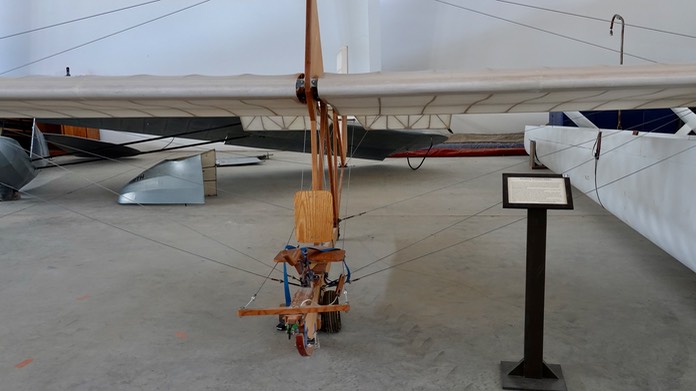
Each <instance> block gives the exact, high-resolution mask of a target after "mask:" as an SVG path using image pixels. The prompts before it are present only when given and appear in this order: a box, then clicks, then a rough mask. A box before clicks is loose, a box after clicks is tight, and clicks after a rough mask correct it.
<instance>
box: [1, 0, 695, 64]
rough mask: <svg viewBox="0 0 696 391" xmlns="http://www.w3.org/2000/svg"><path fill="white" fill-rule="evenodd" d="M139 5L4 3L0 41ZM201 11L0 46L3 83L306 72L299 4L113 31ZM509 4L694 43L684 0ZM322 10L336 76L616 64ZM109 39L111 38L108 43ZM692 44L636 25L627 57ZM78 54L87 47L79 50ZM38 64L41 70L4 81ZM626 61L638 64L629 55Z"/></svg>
mask: <svg viewBox="0 0 696 391" xmlns="http://www.w3.org/2000/svg"><path fill="white" fill-rule="evenodd" d="M147 1H148V0H111V1H108V2H106V1H94V0H62V1H56V0H0V7H2V10H3V12H2V13H0V15H1V16H0V36H4V35H7V34H10V33H15V32H18V31H24V30H27V29H30V28H38V27H41V26H46V25H51V24H54V23H58V22H63V21H67V20H71V19H76V18H80V17H86V16H89V15H94V14H97V13H100V12H105V11H109V10H113V9H118V8H123V7H128V6H134V5H137V4H142V3H145V2H147ZM202 1H204V0H160V1H156V2H154V3H152V4H149V5H143V6H140V7H136V8H132V9H129V10H125V11H121V12H118V13H113V14H109V15H104V16H100V17H97V18H93V19H89V20H83V21H79V22H75V23H71V24H67V25H63V26H58V27H55V28H51V29H47V30H43V31H37V32H34V33H31V34H27V35H23V36H19V37H13V38H7V39H3V40H0V66H2V67H1V68H0V73H3V72H6V73H5V75H21V74H29V73H33V74H51V75H61V74H63V73H64V69H65V67H66V66H70V67H71V69H72V70H73V74H76V75H77V74H142V73H149V74H170V75H171V74H190V73H199V74H240V73H258V74H282V73H295V72H298V71H300V70H301V69H302V64H303V55H304V50H303V44H304V39H303V34H304V3H305V1H304V0H209V1H207V2H204V3H203V4H200V5H198V6H195V7H193V8H190V9H188V10H186V11H183V12H180V13H177V14H173V15H170V16H168V17H164V18H162V19H160V20H157V21H154V22H151V23H148V24H144V25H142V26H139V27H136V28H133V29H131V30H128V31H123V32H121V33H118V32H119V31H122V30H125V29H128V28H130V27H133V26H136V25H138V24H141V23H145V22H147V21H149V20H152V19H154V18H157V17H161V16H163V15H165V14H168V13H172V12H175V11H177V10H180V9H182V8H184V7H187V6H192V5H195V4H197V3H200V2H202ZM443 1H447V2H450V3H452V4H458V5H461V6H464V7H469V8H472V9H475V10H478V11H481V12H484V13H489V14H494V15H497V16H499V17H501V18H507V19H510V20H514V21H516V22H518V23H521V24H527V25H531V26H536V27H538V28H541V29H546V30H550V31H554V32H556V33H559V34H564V35H568V36H571V37H573V38H576V39H578V40H584V41H589V42H592V43H595V44H597V45H599V46H606V47H610V48H614V49H618V48H619V44H620V39H619V37H618V34H617V36H614V37H610V36H609V33H608V31H609V23H608V22H598V21H593V20H587V19H582V18H576V17H571V16H564V15H559V14H554V13H550V12H545V11H541V10H534V9H530V8H525V7H519V6H515V5H511V4H507V3H503V2H498V1H493V0H466V1H464V0H443ZM517 1H520V2H525V3H529V4H534V5H537V6H541V7H548V8H553V9H558V10H562V11H567V12H573V13H579V14H583V15H589V16H594V17H598V18H603V19H607V20H608V19H610V18H611V16H612V15H613V14H614V13H617V12H618V13H620V14H622V15H623V16H624V17H625V18H626V21H627V22H628V23H629V24H639V25H646V26H651V27H655V28H659V29H665V30H673V31H678V32H683V33H687V34H691V35H696V23H694V22H693V17H694V15H695V14H696V12H695V11H696V3H694V2H693V1H692V0H671V1H670V2H668V3H665V2H656V1H653V0H614V1H605V0H602V1H600V0H574V1H573V2H558V1H553V0H517ZM319 12H320V18H321V30H322V36H323V37H322V39H323V44H324V61H325V67H326V69H327V71H334V70H335V55H336V53H337V51H338V49H339V48H340V47H341V46H346V45H347V46H348V47H349V63H350V64H349V66H350V70H351V72H367V71H377V70H380V69H381V70H420V69H476V68H483V67H492V68H510V67H536V66H568V65H593V64H614V63H617V62H618V54H617V53H613V52H611V51H607V50H603V49H600V48H597V47H593V46H590V45H586V44H582V43H578V42H573V41H571V40H568V39H564V38H560V37H555V36H552V35H550V34H547V33H543V32H540V31H535V30H533V29H530V28H525V27H522V26H519V25H515V24H512V23H508V22H505V21H502V20H496V19H494V18H491V17H487V16H483V15H480V14H476V13H473V12H470V11H467V10H463V9H460V8H457V7H454V6H451V5H447V4H444V3H443V2H439V1H435V0H351V1H336V0H319ZM617 32H618V29H617ZM116 33H118V34H116ZM110 34H116V35H114V36H110V37H107V36H109V35H110ZM103 37H106V38H104V39H102V40H99V39H100V38H103ZM91 41H95V42H92V43H89V42H91ZM695 43H696V42H695V40H694V39H691V38H680V37H675V36H671V35H667V34H661V33H656V32H648V31H645V30H640V29H636V28H632V27H628V28H627V31H626V52H627V53H629V54H635V55H638V56H641V57H646V58H650V59H653V60H655V61H658V62H688V61H696V51H694V50H692V49H691V48H693V47H694V44H695ZM80 45H85V46H83V47H79V48H76V47H78V46H80ZM73 48H75V49H73ZM63 51H65V53H62V54H58V53H60V52H63ZM54 55H55V56H54ZM51 56H54V57H51ZM47 57H50V58H47ZM42 59H43V60H42ZM38 60H40V61H38ZM34 61H38V62H36V63H35V64H33V65H30V66H26V67H23V68H20V69H18V70H16V71H12V72H9V73H8V72H7V71H8V70H9V69H12V68H14V67H17V66H21V65H24V64H28V63H31V62H34ZM625 62H626V63H627V64H631V63H642V62H644V61H642V60H639V59H635V58H632V57H630V56H626V60H625Z"/></svg>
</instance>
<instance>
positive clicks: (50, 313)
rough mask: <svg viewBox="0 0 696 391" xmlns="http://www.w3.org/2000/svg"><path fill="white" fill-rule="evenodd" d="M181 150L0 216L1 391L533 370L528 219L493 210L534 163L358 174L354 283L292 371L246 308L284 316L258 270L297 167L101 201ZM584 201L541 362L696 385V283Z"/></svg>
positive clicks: (281, 241) (552, 294)
mask: <svg viewBox="0 0 696 391" xmlns="http://www.w3.org/2000/svg"><path fill="white" fill-rule="evenodd" d="M183 154H186V152H178V153H176V154H174V153H170V154H160V155H147V156H144V157H140V158H137V159H129V160H127V161H126V162H122V163H117V162H105V163H100V164H88V165H82V166H71V167H67V169H69V170H61V169H53V170H51V171H45V172H43V173H42V174H41V176H40V177H39V178H37V180H36V181H35V183H32V184H30V186H29V187H28V189H27V194H24V196H23V198H22V199H21V200H19V201H15V202H6V203H0V251H1V254H2V255H0V267H1V269H0V270H1V272H0V346H1V347H2V354H1V355H0V379H2V380H1V383H0V389H2V390H226V389H230V390H307V389H311V390H386V389H390V390H391V389H404V390H410V389H414V390H449V389H459V390H498V389H500V387H501V385H500V384H501V383H500V373H499V362H500V361H501V360H510V361H512V360H518V359H520V358H521V357H522V353H523V324H524V315H523V309H524V264H525V235H526V220H525V219H524V216H525V212H524V211H522V210H510V209H505V210H503V209H502V208H501V204H500V201H501V173H503V172H529V171H530V170H529V169H528V167H527V158H526V157H495V158H453V159H444V158H441V159H430V160H427V161H426V162H425V164H424V165H423V167H422V168H421V169H420V170H418V171H411V170H410V169H409V168H408V166H407V165H406V162H405V161H404V160H388V161H385V162H381V163H375V162H366V161H354V162H352V164H351V166H352V169H351V171H350V181H348V180H346V184H345V189H344V204H343V206H344V213H343V215H344V216H346V215H353V214H356V213H360V212H366V213H365V214H364V215H361V216H358V217H355V218H352V219H349V220H347V226H345V227H343V230H342V237H343V240H341V242H340V243H339V245H340V246H341V247H342V248H344V249H346V251H347V256H348V262H349V264H350V267H351V269H352V272H353V278H354V279H356V278H358V277H361V276H364V278H362V279H360V280H358V281H356V282H354V283H353V284H351V285H350V286H348V290H349V299H350V304H351V306H352V309H351V311H350V312H349V313H347V314H344V315H343V331H341V332H340V333H338V334H331V335H327V334H321V335H320V336H319V341H320V344H321V348H320V349H318V350H317V351H316V352H315V353H314V356H312V357H310V358H302V357H300V356H299V355H298V354H297V352H296V350H295V348H294V347H293V344H292V343H291V342H290V341H288V340H287V338H286V336H285V335H284V334H283V333H280V332H277V331H275V329H274V326H275V324H276V318H275V317H251V318H238V317H237V316H236V309H237V308H239V307H240V306H243V305H245V304H246V303H247V302H248V301H249V299H250V297H251V296H252V295H253V294H254V293H255V292H256V291H257V290H259V289H260V293H259V295H258V299H257V300H256V301H255V302H254V304H253V306H267V305H268V306H272V305H277V304H278V303H279V302H281V301H282V287H281V285H279V284H278V283H276V282H272V281H269V282H266V283H265V284H262V283H263V278H260V277H258V276H257V275H256V274H261V275H266V274H267V273H268V272H269V271H270V270H271V269H270V265H272V262H271V260H272V258H273V256H274V255H275V254H276V253H277V251H279V250H280V249H282V247H283V246H284V245H285V244H286V243H287V242H288V239H289V238H290V236H291V232H292V226H293V222H292V209H291V208H292V195H293V192H294V191H296V190H298V189H299V188H300V186H301V180H302V179H301V178H302V173H303V172H304V183H305V186H306V185H307V182H308V175H309V171H308V170H309V167H308V159H307V156H304V155H300V154H292V153H274V156H273V157H272V159H271V160H269V161H267V162H265V163H264V164H262V165H259V166H250V167H237V168H224V169H220V171H219V175H218V176H219V189H220V194H219V196H218V197H215V198H209V199H208V200H207V203H206V204H205V205H204V206H149V207H140V206H119V205H117V204H116V196H115V195H114V194H112V193H110V192H109V191H107V189H108V190H113V191H115V190H118V189H120V187H121V186H122V185H123V184H125V183H126V182H127V181H128V180H130V179H131V178H133V177H135V176H136V175H138V173H139V172H140V171H142V169H144V168H147V167H149V166H150V165H152V164H154V162H156V161H158V160H160V159H163V158H165V157H173V156H180V155H183ZM414 163H415V162H414ZM346 174H348V172H346ZM574 196H575V210H573V211H552V212H549V220H548V227H549V232H548V251H547V260H548V268H547V289H546V299H547V300H546V324H545V327H546V328H545V347H544V353H545V360H546V361H547V362H549V363H557V364H561V365H562V368H563V372H564V374H565V376H566V382H567V386H568V389H569V390H573V391H579V390H592V391H595V390H631V391H635V390H693V389H696V274H694V273H693V272H691V271H690V270H688V269H687V268H686V267H684V266H682V265H681V264H680V263H678V262H677V261H675V260H674V259H673V258H672V257H670V256H669V255H667V254H665V253H664V252H663V251H662V250H660V249H659V248H657V247H656V246H654V245H653V244H651V243H650V242H649V241H647V240H646V239H644V238H643V237H641V236H640V235H639V234H637V233H636V232H634V231H633V230H631V229H630V228H629V227H627V226H626V225H624V224H623V223H622V222H620V221H618V220H617V219H615V218H614V217H612V216H611V215H608V214H607V213H606V212H605V211H603V210H602V209H601V208H600V207H598V205H596V204H594V203H593V202H591V201H590V200H589V199H588V198H587V197H585V196H583V195H581V194H577V193H576V194H574ZM664 202H668V200H667V199H665V200H664ZM291 243H292V242H291ZM249 272H251V273H254V274H251V273H249ZM372 273H375V274H372ZM274 276H276V277H281V275H280V274H279V273H274Z"/></svg>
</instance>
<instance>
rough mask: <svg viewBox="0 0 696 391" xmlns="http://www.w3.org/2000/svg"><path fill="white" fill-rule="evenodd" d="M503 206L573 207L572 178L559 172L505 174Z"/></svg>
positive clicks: (526, 207) (523, 207)
mask: <svg viewBox="0 0 696 391" xmlns="http://www.w3.org/2000/svg"><path fill="white" fill-rule="evenodd" d="M503 208H521V209H528V208H544V209H573V197H572V194H571V191H570V178H568V177H564V176H562V175H557V174H503Z"/></svg>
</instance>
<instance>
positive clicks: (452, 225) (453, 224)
mask: <svg viewBox="0 0 696 391" xmlns="http://www.w3.org/2000/svg"><path fill="white" fill-rule="evenodd" d="M519 164H520V163H517V164H515V165H519ZM500 204H502V202H496V203H495V204H493V205H491V206H489V207H487V208H485V209H483V210H481V211H479V212H476V213H474V214H472V215H469V216H466V217H464V218H463V219H459V220H457V221H455V222H454V223H452V224H450V225H448V226H446V227H443V228H441V229H439V230H437V231H435V232H433V233H431V234H429V235H427V236H424V237H423V238H421V239H418V240H416V241H415V242H411V243H409V244H408V245H406V246H404V247H401V248H399V249H397V250H394V251H392V252H391V253H389V254H387V255H384V256H382V257H380V258H378V259H376V260H374V261H372V262H370V263H368V264H366V265H363V266H361V267H359V268H357V269H355V272H359V271H360V270H363V269H366V268H368V267H370V266H372V265H374V264H375V263H377V262H380V261H383V260H385V259H387V258H389V257H391V256H392V255H394V254H396V253H399V252H401V251H403V250H406V249H407V248H410V247H413V246H415V245H416V244H418V243H421V242H424V241H426V240H428V239H430V238H432V237H434V236H437V235H439V234H441V233H443V232H445V231H447V230H449V229H451V228H453V227H455V226H457V225H459V224H461V223H463V222H465V221H467V220H469V219H471V218H473V217H476V216H479V215H481V214H482V213H484V212H486V211H488V210H490V209H493V208H495V207H497V206H499V205H500ZM448 248H449V247H448ZM407 262H410V261H407ZM362 277H365V276H362ZM362 277H359V278H355V279H353V281H357V280H359V279H360V278H362Z"/></svg>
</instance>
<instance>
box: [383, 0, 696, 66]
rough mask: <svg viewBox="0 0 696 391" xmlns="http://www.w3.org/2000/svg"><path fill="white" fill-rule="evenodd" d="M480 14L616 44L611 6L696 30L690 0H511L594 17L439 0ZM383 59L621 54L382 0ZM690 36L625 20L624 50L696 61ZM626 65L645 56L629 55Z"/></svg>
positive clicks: (654, 22)
mask: <svg viewBox="0 0 696 391" xmlns="http://www.w3.org/2000/svg"><path fill="white" fill-rule="evenodd" d="M443 1H445V2H447V3H451V4H455V5H459V6H462V7H467V8H470V9H473V10H475V11H479V12H481V13H486V14H489V15H493V16H497V17H499V18H502V19H508V20H512V21H515V22H517V23H519V24H523V25H529V26H533V27H536V28H538V29H543V30H549V31H552V32H554V33H557V34H561V35H566V36H569V37H572V38H574V39H576V40H581V41H586V42H590V43H593V44H595V45H598V46H604V47H609V48H612V49H615V50H618V49H619V47H620V42H621V41H620V27H619V26H620V25H617V26H615V35H614V36H613V37H612V36H610V35H609V26H610V23H609V22H608V21H609V20H610V19H611V17H612V16H613V15H614V14H615V13H619V14H621V15H622V16H623V17H624V18H625V20H626V22H627V23H628V24H629V25H630V24H634V25H642V26H649V27H652V28H657V29H664V30H669V31H676V32H681V33H686V34H689V35H692V36H696V23H694V15H696V3H694V2H693V1H692V0H671V1H668V2H658V1H653V0H613V1H606V0H573V1H572V2H571V1H564V2H559V1H557V0H515V2H517V3H524V4H531V5H535V6H538V7H542V8H550V9H555V10H560V11H564V12H568V13H575V14H581V15H586V16H592V17H596V18H601V19H604V20H606V21H595V20H589V19H585V18H578V17H573V16H567V15H562V14H558V13H552V12H547V11H542V10H538V9H530V8H528V7H520V6H516V5H512V4H509V3H504V2H498V1H493V0H466V1H464V0H443ZM381 5H382V9H381V15H382V47H383V50H384V51H383V55H384V56H383V59H382V65H383V68H384V69H385V70H387V69H389V70H416V69H480V68H528V67H539V66H583V65H597V64H618V62H619V55H618V54H617V53H614V52H611V51H609V50H605V49H601V48H598V47H594V46H591V45H588V44H584V43H580V42H577V41H573V40H570V39H566V38H562V37H558V36H554V35H551V34H549V33H545V32H542V31H538V30H534V29H532V28H528V27H524V26H521V25H516V24H513V23H510V22H507V21H504V20H501V19H495V18H494V17H491V16H484V15H482V14H480V13H475V12H472V11H469V10H464V9H461V8H458V7H455V6H452V5H447V4H444V3H443V2H438V1H434V0H432V1H423V0H382V2H381ZM695 45H696V40H695V39H693V38H683V37H677V36H673V35H668V34H662V33H657V32H650V31H646V30H641V29H638V28H635V27H630V26H628V27H626V38H625V52H626V53H628V54H634V55H637V56H640V57H645V58H648V59H651V60H654V61H657V62H663V63H674V62H694V61H696V51H694V50H692V48H693V47H694V46H695ZM625 63H626V64H639V63H646V61H643V60H639V59H636V58H633V57H630V56H628V55H627V56H626V57H625Z"/></svg>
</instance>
